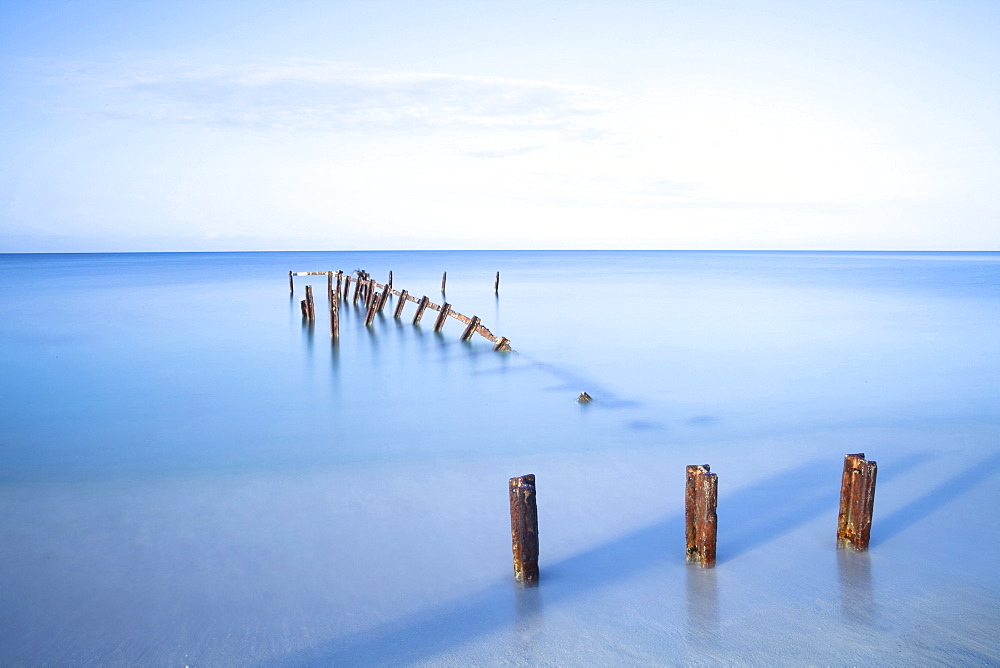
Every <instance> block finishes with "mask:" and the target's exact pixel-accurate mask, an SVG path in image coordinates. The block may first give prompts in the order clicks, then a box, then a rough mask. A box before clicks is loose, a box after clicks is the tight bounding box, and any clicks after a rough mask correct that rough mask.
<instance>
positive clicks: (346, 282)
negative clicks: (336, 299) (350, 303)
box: [344, 276, 351, 301]
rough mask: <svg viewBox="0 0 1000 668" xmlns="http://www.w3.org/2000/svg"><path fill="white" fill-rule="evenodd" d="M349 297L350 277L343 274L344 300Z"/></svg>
mask: <svg viewBox="0 0 1000 668" xmlns="http://www.w3.org/2000/svg"><path fill="white" fill-rule="evenodd" d="M350 298H351V277H350V276H344V301H347V300H348V299H350Z"/></svg>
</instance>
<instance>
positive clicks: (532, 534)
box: [508, 474, 538, 585]
mask: <svg viewBox="0 0 1000 668" xmlns="http://www.w3.org/2000/svg"><path fill="white" fill-rule="evenodd" d="M508 489H509V492H510V542H511V549H512V550H513V552H514V579H515V580H517V581H518V582H523V583H524V584H526V585H536V584H538V506H537V504H536V502H535V476H534V475H533V474H529V475H523V476H519V477H517V478H511V479H510V482H509V484H508Z"/></svg>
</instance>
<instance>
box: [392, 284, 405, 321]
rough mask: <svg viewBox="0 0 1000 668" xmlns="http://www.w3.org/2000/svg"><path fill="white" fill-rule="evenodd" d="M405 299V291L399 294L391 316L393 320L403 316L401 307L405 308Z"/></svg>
mask: <svg viewBox="0 0 1000 668" xmlns="http://www.w3.org/2000/svg"><path fill="white" fill-rule="evenodd" d="M406 297H407V292H406V290H403V291H402V292H400V293H399V303H398V304H396V310H395V312H394V313H393V314H392V317H393V318H398V317H399V316H401V315H402V314H403V307H404V306H406Z"/></svg>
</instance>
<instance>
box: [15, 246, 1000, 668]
mask: <svg viewBox="0 0 1000 668" xmlns="http://www.w3.org/2000/svg"><path fill="white" fill-rule="evenodd" d="M355 268H365V269H366V270H368V271H369V272H370V273H371V274H372V275H373V276H375V277H376V278H378V279H379V280H380V281H384V277H385V276H387V274H388V271H389V270H390V269H391V270H392V271H393V274H394V285H395V286H396V287H399V288H405V289H407V290H408V291H409V292H410V294H412V295H414V296H417V297H419V296H421V295H424V294H426V295H427V296H429V297H430V298H431V299H432V300H433V301H436V302H438V303H440V302H441V301H442V295H441V291H440V280H441V272H443V271H447V272H448V283H447V295H446V299H447V301H448V302H449V303H451V304H452V305H453V308H454V309H455V310H457V311H460V312H462V313H464V314H466V315H470V316H472V315H478V316H480V317H481V318H482V320H483V323H484V324H485V325H486V326H487V327H489V328H490V329H491V330H492V331H493V332H494V333H495V334H499V335H502V336H505V337H507V338H509V339H511V341H512V344H513V347H514V349H515V350H516V353H514V354H501V353H495V352H493V351H492V349H491V348H492V346H491V344H490V343H489V342H488V341H486V340H485V339H482V338H479V337H475V339H474V340H473V341H471V342H468V343H463V342H461V341H459V340H458V339H459V335H460V333H461V331H462V325H461V324H460V323H458V322H457V321H454V320H451V321H449V323H448V324H447V326H446V327H445V330H444V332H442V333H435V332H433V331H432V327H433V317H434V316H435V315H436V314H434V313H429V314H428V315H426V316H425V318H424V321H423V323H422V324H421V325H420V326H413V325H412V324H411V323H410V320H411V319H412V315H413V311H414V306H413V305H408V306H407V308H406V310H405V312H404V315H403V317H402V318H401V319H400V320H396V319H394V318H393V317H392V310H391V309H392V307H393V306H394V304H390V305H389V306H387V307H386V311H385V314H383V315H381V316H379V317H378V318H377V319H376V321H375V323H374V325H373V326H372V327H371V328H366V327H365V326H364V324H363V314H362V313H361V312H360V311H358V310H357V309H356V308H355V307H353V306H351V305H346V306H345V307H344V308H343V309H342V312H341V328H342V329H341V337H340V342H339V344H338V345H336V346H334V345H332V343H331V339H330V336H329V320H328V316H327V313H326V300H325V298H324V297H323V296H322V293H323V290H324V288H325V284H326V280H325V277H321V276H312V277H298V278H296V279H295V282H296V290H295V293H294V294H293V295H290V294H289V289H288V279H287V272H288V271H289V270H294V271H325V270H331V269H332V270H337V269H343V270H346V271H351V270H353V269H355ZM496 271H500V273H501V279H500V280H501V282H500V291H499V295H494V293H493V277H494V273H495V272H496ZM0 278H2V280H3V285H4V290H3V293H2V296H0V314H2V321H0V323H2V324H0V345H2V347H3V350H4V355H3V359H2V361H0V365H2V366H0V373H2V381H0V388H2V393H3V395H2V398H3V403H4V411H3V413H2V416H0V438H2V441H0V443H2V446H0V483H2V485H0V504H2V505H0V508H2V515H0V537H2V541H0V542H2V546H0V578H2V592H3V593H2V595H0V621H2V624H0V628H2V629H3V630H0V661H2V662H3V663H5V664H11V663H14V664H17V663H30V664H39V663H56V664H81V663H100V664H108V663H112V664H115V663H117V664H135V663H157V664H159V663H171V664H173V663H182V662H183V663H189V664H195V663H200V664H222V665H226V664H232V665H244V664H247V663H255V662H259V663H265V664H273V663H279V664H288V665H299V664H312V665H315V664H331V665H340V664H357V663H362V664H379V663H385V664H398V663H427V664H473V663H477V664H482V663H500V662H503V663H527V664H559V663H561V664H573V663H612V664H615V663H619V664H630V663H664V664H673V663H699V662H704V663H717V662H726V663H733V662H744V663H745V662H755V663H764V662H768V661H774V660H777V661H784V662H794V663H803V662H807V663H808V662H812V663H834V664H841V663H843V664H847V663H871V662H883V663H884V662H892V663H927V662H946V663H984V662H986V663H995V662H997V661H1000V647H998V643H997V642H996V641H995V640H994V639H993V635H994V631H995V627H996V624H997V622H998V621H1000V616H998V613H1000V577H998V570H997V569H996V567H995V562H996V557H997V556H998V554H997V553H998V541H997V538H996V535H995V534H996V532H995V528H994V527H995V525H996V521H997V519H998V512H997V510H996V505H997V504H996V500H997V498H1000V497H998V494H1000V480H998V476H997V475H996V474H997V470H998V469H1000V448H998V446H997V443H998V439H997V436H998V435H1000V408H998V406H1000V390H998V386H1000V384H998V380H1000V355H997V348H998V347H997V341H1000V300H998V299H997V297H998V296H1000V254H997V253H735V252H725V253H714V252H703V253H701V252H343V253H206V254H115V255H3V256H0ZM307 284H312V285H313V286H314V290H315V291H316V294H317V298H316V301H317V311H318V315H317V320H316V322H315V324H314V325H312V326H310V325H308V324H305V323H303V321H302V318H301V314H300V311H299V306H298V300H299V299H301V298H302V297H303V291H304V286H305V285H307ZM581 391H587V392H588V393H589V394H591V395H592V396H593V397H594V402H593V403H592V404H590V405H580V404H577V403H575V402H574V399H575V397H576V396H577V395H578V394H579V393H580V392H581ZM847 452H866V453H867V454H868V456H869V458H871V459H875V460H877V461H878V462H879V486H878V491H877V495H876V510H875V522H874V527H873V531H872V550H871V551H870V552H869V553H867V554H861V555H856V554H844V553H838V551H837V550H835V549H834V546H833V540H832V532H833V529H834V528H835V523H836V510H837V508H836V504H837V494H838V492H839V477H840V467H841V462H842V457H843V455H844V454H845V453H847ZM705 462H707V463H710V464H711V465H712V469H713V471H716V472H718V474H719V477H720V501H719V503H720V507H719V517H720V520H719V521H720V536H719V566H718V567H717V568H716V569H715V570H714V571H708V572H702V571H698V570H692V569H690V568H688V567H687V566H686V565H685V564H684V561H683V524H682V520H683V517H682V512H683V505H682V485H683V468H684V465H685V464H691V463H705ZM528 472H533V473H535V474H536V475H537V476H538V489H539V516H540V519H539V521H540V529H541V550H542V560H541V567H542V586H540V587H539V588H538V589H534V590H521V589H519V588H517V587H515V586H513V585H512V583H511V579H512V578H511V574H510V570H511V568H510V563H509V562H510V546H509V532H508V528H509V522H508V519H507V517H506V513H507V508H506V504H507V498H506V481H507V478H509V477H511V476H513V475H521V474H523V473H528ZM947 537H951V538H947Z"/></svg>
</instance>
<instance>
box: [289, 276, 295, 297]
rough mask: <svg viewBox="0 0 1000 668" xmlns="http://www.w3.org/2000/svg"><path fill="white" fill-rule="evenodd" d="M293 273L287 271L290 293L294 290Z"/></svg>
mask: <svg viewBox="0 0 1000 668" xmlns="http://www.w3.org/2000/svg"><path fill="white" fill-rule="evenodd" d="M293 275H294V274H292V272H288V292H290V293H293V292H295V281H294V280H292V276H293Z"/></svg>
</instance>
